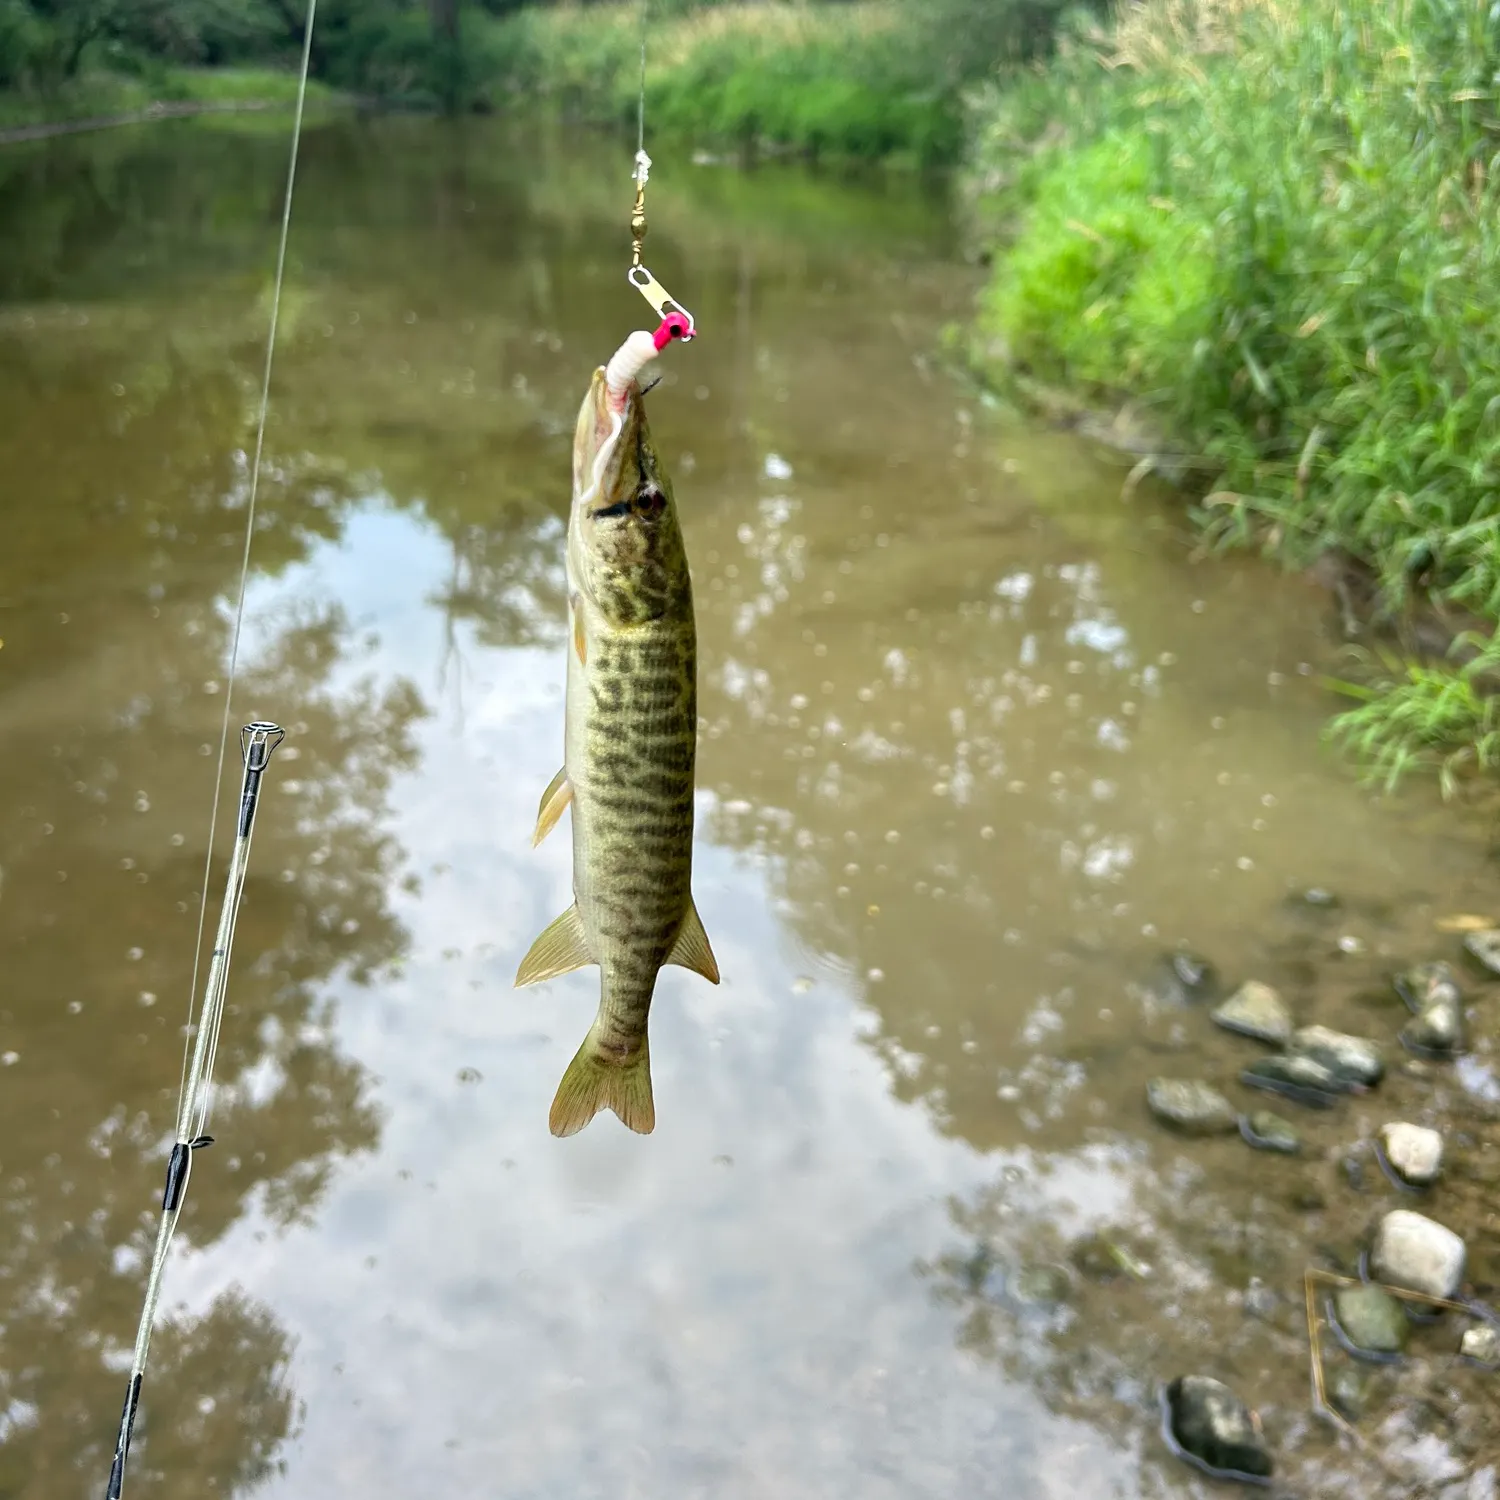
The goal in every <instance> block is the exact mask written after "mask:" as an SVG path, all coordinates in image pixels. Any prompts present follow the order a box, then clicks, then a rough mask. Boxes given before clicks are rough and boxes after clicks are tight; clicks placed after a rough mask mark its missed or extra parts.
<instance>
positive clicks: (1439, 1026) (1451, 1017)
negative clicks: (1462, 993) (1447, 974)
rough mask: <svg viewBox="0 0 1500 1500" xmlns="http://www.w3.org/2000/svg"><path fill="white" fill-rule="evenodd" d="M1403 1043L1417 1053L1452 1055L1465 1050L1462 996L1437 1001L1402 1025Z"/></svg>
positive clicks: (1432, 1055) (1421, 1055) (1431, 1055)
mask: <svg viewBox="0 0 1500 1500" xmlns="http://www.w3.org/2000/svg"><path fill="white" fill-rule="evenodd" d="M1401 1045H1402V1046H1403V1047H1405V1048H1407V1049H1408V1050H1409V1051H1411V1052H1415V1053H1416V1054H1417V1056H1418V1057H1452V1056H1453V1054H1454V1053H1456V1052H1462V1051H1463V1050H1464V1011H1463V1002H1462V1001H1461V1000H1457V999H1453V1000H1449V999H1446V998H1444V999H1441V1000H1436V1001H1434V1002H1433V1003H1432V1004H1431V1005H1429V1006H1428V1007H1427V1009H1426V1010H1424V1011H1423V1012H1422V1013H1421V1014H1420V1015H1417V1016H1413V1017H1412V1019H1411V1020H1410V1021H1408V1022H1407V1023H1406V1025H1405V1026H1403V1027H1402V1028H1401Z"/></svg>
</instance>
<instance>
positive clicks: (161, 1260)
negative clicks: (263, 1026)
mask: <svg viewBox="0 0 1500 1500" xmlns="http://www.w3.org/2000/svg"><path fill="white" fill-rule="evenodd" d="M285 738H286V731H285V730H284V729H283V728H282V727H281V726H280V725H279V724H272V723H269V722H266V721H263V720H257V721H256V722H254V723H252V724H246V725H245V727H244V728H243V729H242V730H240V758H241V760H243V762H244V767H245V769H244V777H243V779H242V781H241V783H240V813H239V822H238V826H237V828H236V832H235V839H234V849H233V852H232V853H231V854H230V857H229V875H228V878H227V880H226V882H225V886H224V904H223V906H222V908H221V909H220V911H219V929H218V933H217V935H216V936H215V938H214V947H213V953H212V954H211V955H210V957H209V962H208V979H207V982H206V984H205V986H204V991H203V1008H202V1011H201V1013H200V1015H199V1018H198V1030H197V1037H196V1040H195V1042H194V1046H193V1057H192V1062H191V1063H190V1064H189V1065H188V1069H187V1076H186V1080H185V1083H184V1086H183V1090H182V1096H181V1099H180V1100H179V1103H178V1113H177V1138H176V1140H175V1141H174V1142H173V1145H172V1151H171V1154H170V1155H169V1156H168V1158H167V1185H166V1190H165V1191H164V1192H163V1194H162V1201H161V1224H160V1225H159V1226H158V1228H157V1231H156V1253H155V1254H154V1255H153V1256H152V1258H151V1274H150V1275H149V1277H148V1278H147V1281H146V1300H145V1303H144V1305H143V1306H142V1308H141V1321H140V1324H139V1326H138V1327H137V1329H136V1334H135V1355H134V1357H133V1358H132V1360H131V1363H130V1384H129V1386H128V1387H127V1389H126V1392H125V1409H124V1411H123V1412H122V1413H121V1415H120V1431H119V1434H118V1436H117V1437H116V1439H115V1458H114V1463H113V1464H112V1465H111V1466H110V1471H109V1488H108V1489H107V1490H106V1491H105V1492H104V1493H105V1500H120V1496H121V1492H122V1490H123V1488H124V1484H125V1461H126V1459H127V1458H128V1457H129V1456H130V1435H131V1432H132V1430H133V1428H134V1427H135V1413H136V1408H137V1407H138V1406H139V1405H140V1400H141V1381H142V1379H143V1378H144V1376H145V1373H146V1356H147V1354H148V1353H149V1352H150V1348H151V1330H152V1326H153V1324H154V1323H155V1321H156V1307H157V1303H158V1302H159V1301H160V1300H161V1282H162V1274H163V1272H164V1271H165V1270H166V1265H167V1249H168V1246H169V1245H170V1244H171V1240H172V1232H173V1231H174V1230H175V1229H176V1228H177V1220H178V1219H179V1217H180V1216H181V1214H182V1201H183V1197H184V1195H185V1194H186V1192H187V1185H188V1179H189V1177H191V1175H192V1171H193V1153H194V1152H195V1151H201V1150H202V1149H203V1147H205V1146H211V1145H213V1141H214V1138H213V1137H212V1136H211V1135H209V1134H208V1120H209V1114H210V1112H211V1106H212V1084H213V1071H214V1059H215V1057H216V1056H217V1054H218V1050H219V1030H220V1028H221V1027H222V1025H223V1023H224V996H225V994H226V992H227V990H228V986H229V954H230V950H231V949H232V948H233V947H234V931H235V926H236V924H237V923H238V921H239V915H240V904H241V902H242V901H243V899H244V895H245V875H246V871H247V870H248V868H249V864H250V841H251V839H252V838H253V836H254V834H255V813H256V809H257V808H258V807H259V806H260V784H261V778H262V777H263V776H264V775H265V772H266V767H267V766H269V765H270V763H271V755H272V752H273V751H274V750H275V749H276V747H277V746H278V745H279V744H280V743H281V742H282V740H284V739H285Z"/></svg>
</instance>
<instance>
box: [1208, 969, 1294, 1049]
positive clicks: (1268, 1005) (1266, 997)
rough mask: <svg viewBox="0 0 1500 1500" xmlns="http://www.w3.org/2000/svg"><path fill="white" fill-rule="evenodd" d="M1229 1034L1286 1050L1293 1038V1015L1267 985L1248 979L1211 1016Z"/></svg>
mask: <svg viewBox="0 0 1500 1500" xmlns="http://www.w3.org/2000/svg"><path fill="white" fill-rule="evenodd" d="M1210 1015H1211V1017H1212V1019H1213V1020H1214V1021H1216V1022H1217V1023H1218V1024H1219V1025H1220V1026H1222V1027H1223V1028H1224V1029H1225V1030H1226V1031H1235V1032H1238V1033H1239V1034H1240V1035H1241V1036H1249V1037H1254V1038H1255V1039H1256V1040H1257V1041H1260V1042H1272V1043H1274V1044H1275V1045H1276V1046H1278V1047H1281V1046H1285V1045H1286V1042H1287V1040H1288V1039H1289V1038H1290V1036H1291V1034H1292V1013H1291V1012H1290V1011H1289V1010H1288V1009H1287V1007H1286V1002H1285V1001H1284V1000H1283V999H1282V998H1281V996H1280V995H1278V994H1277V993H1276V991H1275V990H1273V989H1272V988H1271V986H1270V985H1268V984H1262V983H1261V982H1260V980H1258V979H1247V980H1246V981H1245V983H1244V984H1242V985H1241V986H1240V987H1239V989H1237V990H1236V991H1235V992H1234V994H1232V995H1231V996H1230V997H1229V999H1227V1000H1226V1001H1225V1002H1224V1003H1223V1004H1222V1005H1220V1006H1219V1007H1218V1008H1217V1009H1215V1010H1213V1011H1211V1012H1210Z"/></svg>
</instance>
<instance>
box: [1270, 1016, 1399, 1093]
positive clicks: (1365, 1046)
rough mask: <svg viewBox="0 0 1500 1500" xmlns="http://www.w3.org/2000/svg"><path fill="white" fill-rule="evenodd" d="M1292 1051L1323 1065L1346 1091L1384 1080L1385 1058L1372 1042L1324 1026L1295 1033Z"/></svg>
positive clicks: (1369, 1086)
mask: <svg viewBox="0 0 1500 1500" xmlns="http://www.w3.org/2000/svg"><path fill="white" fill-rule="evenodd" d="M1291 1050H1292V1051H1293V1052H1296V1053H1298V1054H1299V1055H1301V1056H1302V1057H1310V1058H1312V1060H1313V1061H1314V1062H1318V1063H1322V1064H1323V1066H1324V1067H1325V1068H1327V1069H1328V1070H1329V1071H1330V1072H1331V1073H1332V1074H1333V1075H1334V1077H1335V1078H1336V1079H1337V1080H1338V1081H1339V1083H1340V1084H1342V1085H1343V1086H1344V1087H1346V1088H1351V1087H1359V1088H1373V1087H1374V1086H1375V1085H1376V1084H1377V1083H1379V1082H1380V1080H1381V1079H1382V1078H1384V1077H1385V1059H1384V1058H1383V1057H1382V1056H1381V1055H1380V1048H1379V1047H1377V1046H1376V1045H1375V1043H1374V1042H1367V1041H1365V1039H1364V1038H1363V1037H1358V1036H1349V1035H1347V1034H1346V1033H1344V1032H1342V1031H1330V1030H1329V1029H1328V1027H1326V1026H1304V1027H1303V1028H1302V1029H1301V1030H1300V1031H1298V1032H1295V1033H1294V1034H1293V1036H1292V1044H1291Z"/></svg>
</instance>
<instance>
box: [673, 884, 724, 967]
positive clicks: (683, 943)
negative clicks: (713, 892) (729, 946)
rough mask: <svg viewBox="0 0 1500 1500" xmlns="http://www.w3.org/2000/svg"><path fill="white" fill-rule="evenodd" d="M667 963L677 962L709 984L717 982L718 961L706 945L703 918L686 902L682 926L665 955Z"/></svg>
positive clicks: (696, 909) (706, 936) (706, 937)
mask: <svg viewBox="0 0 1500 1500" xmlns="http://www.w3.org/2000/svg"><path fill="white" fill-rule="evenodd" d="M667 962H668V963H669V964H678V965H680V966H681V967H682V968H684V969H691V970H692V971H693V973H695V974H701V975H702V976H703V977H704V978H705V979H706V980H707V981H708V982H709V983H710V984H717V983H718V982H719V963H718V960H717V959H716V958H715V957H714V950H713V949H712V948H710V947H709V945H708V934H707V933H706V932H705V931H704V930H703V919H702V918H701V917H700V916H699V915H698V908H697V907H696V906H694V905H693V903H692V902H691V901H689V902H688V909H687V916H685V917H684V918H683V919H682V928H681V930H680V931H679V932H678V934H677V941H676V942H675V943H673V944H672V951H671V952H670V953H669V954H668V955H667Z"/></svg>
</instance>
